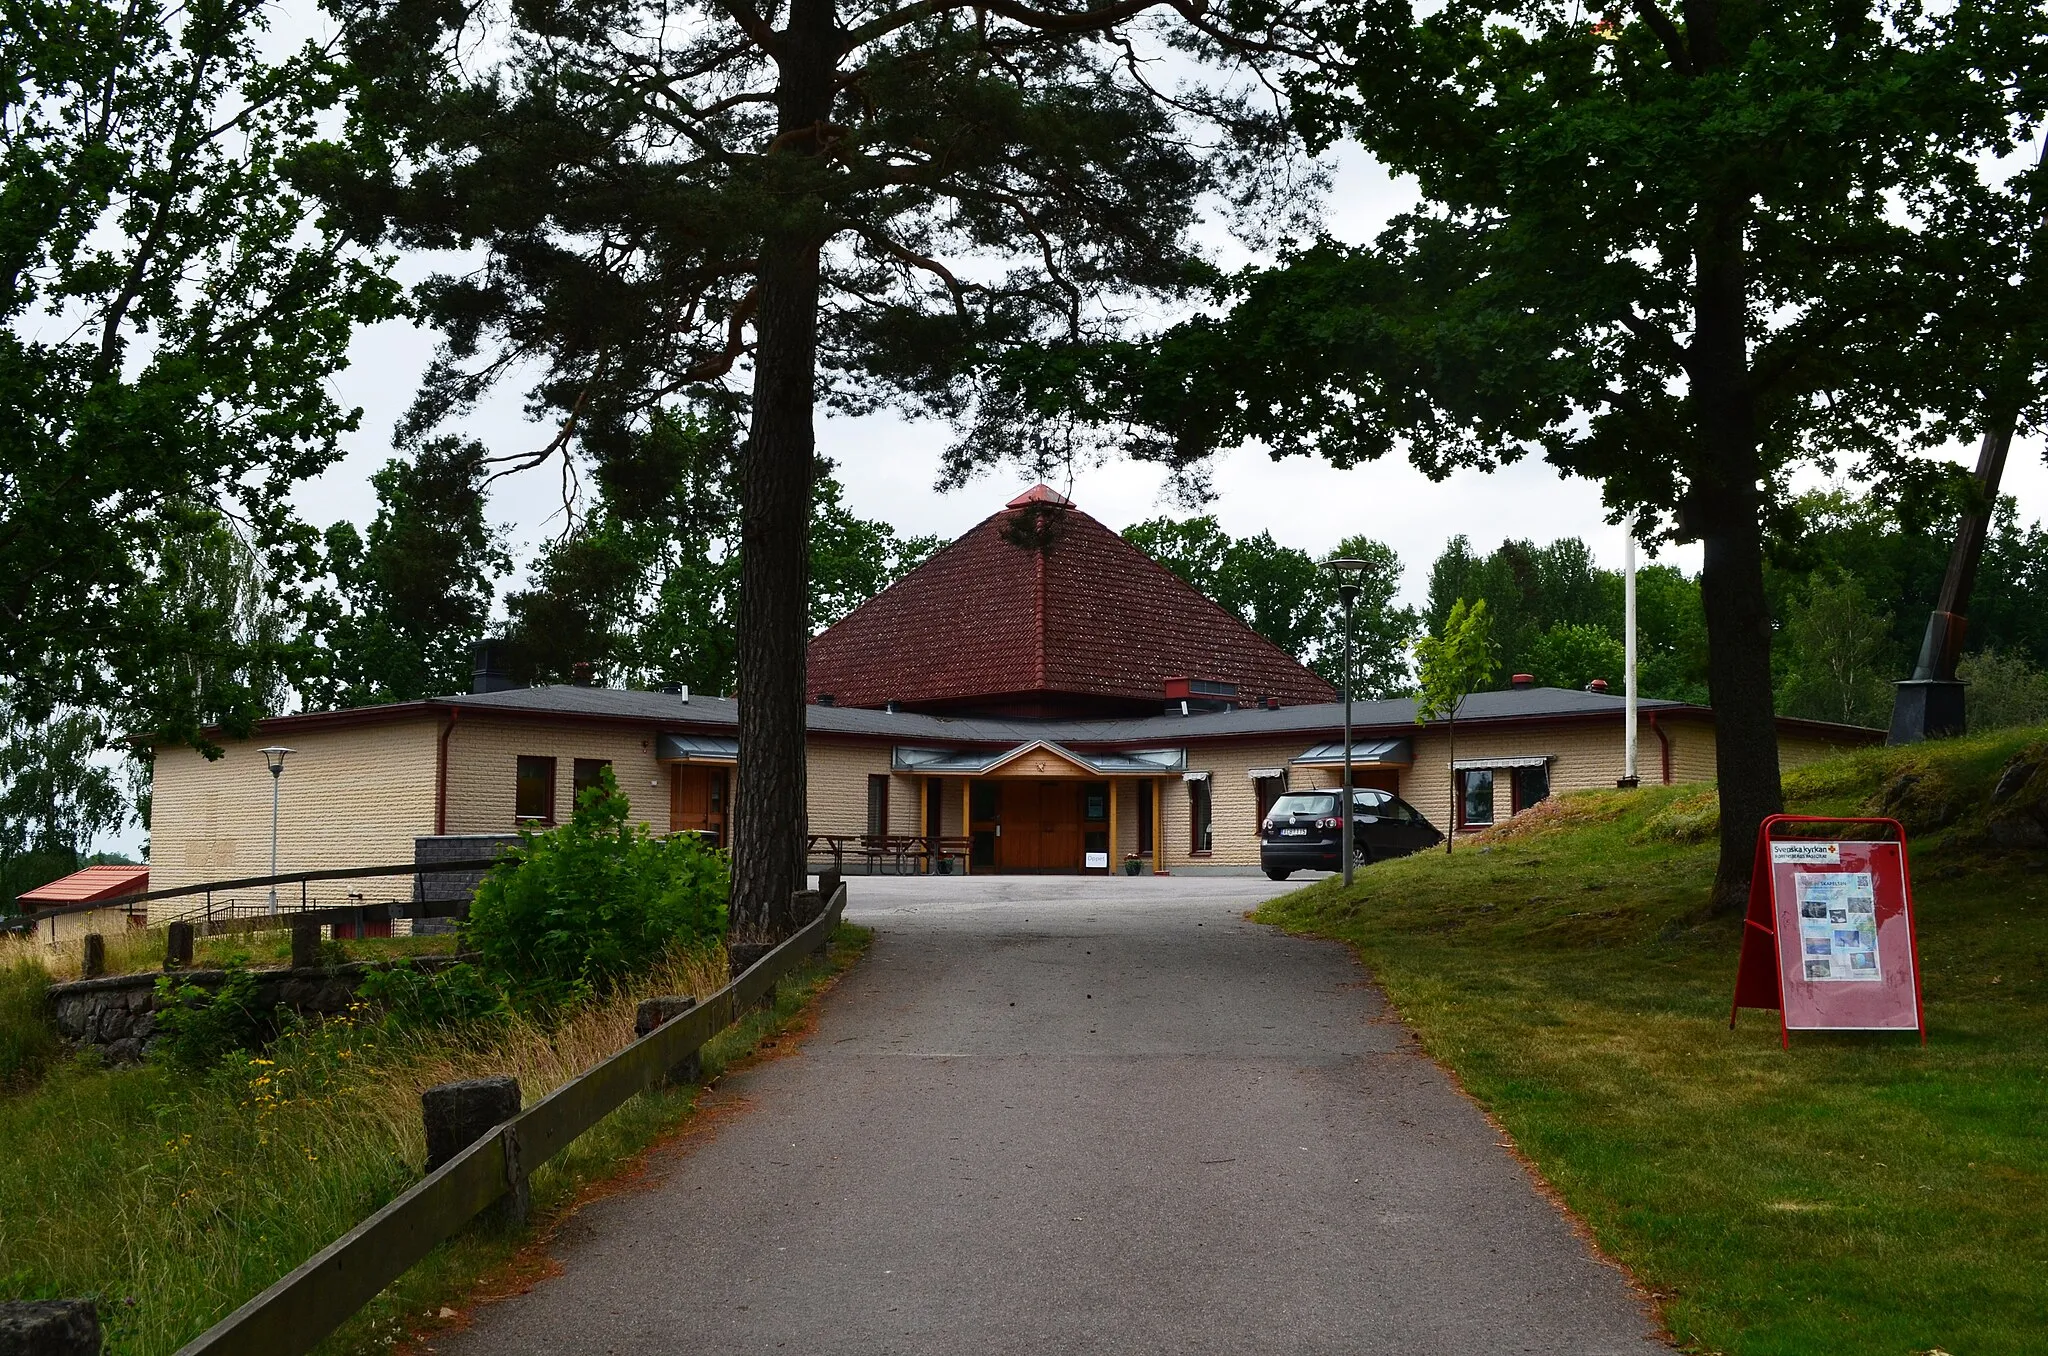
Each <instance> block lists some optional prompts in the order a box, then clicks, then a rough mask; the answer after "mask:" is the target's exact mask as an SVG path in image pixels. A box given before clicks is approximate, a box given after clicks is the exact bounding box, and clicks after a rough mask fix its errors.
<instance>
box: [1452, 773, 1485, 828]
mask: <svg viewBox="0 0 2048 1356" xmlns="http://www.w3.org/2000/svg"><path fill="white" fill-rule="evenodd" d="M1458 782H1459V786H1458V823H1459V826H1460V827H1462V828H1471V829H1477V828H1483V827H1485V826H1486V825H1488V824H1491V823H1493V769H1491V768H1483V767H1481V768H1468V769H1467V770H1465V771H1463V772H1460V773H1459V774H1458Z"/></svg>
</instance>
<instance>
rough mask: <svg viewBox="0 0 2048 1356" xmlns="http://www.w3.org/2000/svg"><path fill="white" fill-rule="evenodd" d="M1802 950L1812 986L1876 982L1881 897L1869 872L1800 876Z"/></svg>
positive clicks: (1878, 975) (1800, 945)
mask: <svg viewBox="0 0 2048 1356" xmlns="http://www.w3.org/2000/svg"><path fill="white" fill-rule="evenodd" d="M1793 880H1795V881H1796V882H1797V883H1798V884H1797V889H1798V899H1799V949H1800V956H1801V959H1802V960H1803V961H1804V962H1805V965H1806V977H1807V978H1808V979H1810V980H1838V979H1844V980H1871V979H1879V978H1881V977H1882V975H1883V971H1882V970H1881V969H1880V968H1879V966H1878V962H1877V896H1876V894H1875V893H1874V892H1873V891H1872V889H1871V885H1870V874H1869V873H1868V872H1863V871H1857V872H1845V871H1830V872H1801V873H1800V874H1798V875H1797V876H1794V877H1793Z"/></svg>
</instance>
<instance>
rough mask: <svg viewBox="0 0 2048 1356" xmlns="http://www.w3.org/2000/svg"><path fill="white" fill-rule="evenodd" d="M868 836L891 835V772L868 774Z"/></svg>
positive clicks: (884, 836)
mask: <svg viewBox="0 0 2048 1356" xmlns="http://www.w3.org/2000/svg"><path fill="white" fill-rule="evenodd" d="M868 836H869V837H871V838H886V837H888V836H889V774H888V773H886V772H871V773H869V774H868Z"/></svg>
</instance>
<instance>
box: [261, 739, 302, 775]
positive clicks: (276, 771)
mask: <svg viewBox="0 0 2048 1356" xmlns="http://www.w3.org/2000/svg"><path fill="white" fill-rule="evenodd" d="M296 752H298V750H296V749H288V748H286V747H284V745H282V744H272V745H271V746H270V747H269V748H267V749H265V750H263V761H264V764H265V765H266V766H268V767H269V768H270V775H271V776H273V777H282V776H283V775H284V756H285V755H286V754H288V753H296Z"/></svg>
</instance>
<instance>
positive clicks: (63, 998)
mask: <svg viewBox="0 0 2048 1356" xmlns="http://www.w3.org/2000/svg"><path fill="white" fill-rule="evenodd" d="M465 959H468V958H467V957H461V956H423V957H419V958H417V959H415V960H414V961H413V962H412V964H414V965H415V966H417V967H418V968H420V969H422V970H438V969H442V968H445V967H447V966H450V965H454V964H456V963H458V962H459V961H461V960H465ZM391 964H393V962H389V961H351V962H349V963H348V964H345V965H332V966H320V967H316V968H313V969H306V970H257V971H254V972H253V973H254V974H255V976H256V1001H257V1003H258V1004H259V1005H260V1006H262V1007H266V1008H268V1007H283V1008H289V1009H291V1010H292V1011H293V1012H296V1013H298V1014H300V1015H301V1016H306V1017H331V1016H333V1015H334V1014H335V1013H338V1012H341V1011H344V1010H345V1009H346V1008H347V1007H348V1005H349V1004H350V1002H352V1001H353V1000H354V999H355V996H356V986H357V985H359V984H360V983H362V978H363V976H364V975H365V974H367V973H369V972H370V971H372V970H381V969H386V968H388V967H389V966H390V965H391ZM174 973H175V974H176V976H177V980H178V983H180V984H181V985H182V984H193V985H197V986H198V987H200V988H202V989H217V988H219V987H220V986H221V985H222V984H223V983H225V982H226V980H227V977H228V972H227V971H226V970H179V971H176V972H174ZM161 978H163V975H162V973H161V972H159V971H155V970H146V971H144V972H142V973H141V974H133V975H106V976H103V977H101V978H99V979H78V980H72V981H71V982H69V983H65V984H52V985H51V986H50V994H49V1002H50V1015H51V1017H52V1018H53V1019H54V1020H55V1022H56V1024H57V1032H58V1034H59V1035H61V1036H62V1037H63V1038H64V1041H65V1043H66V1044H67V1045H69V1046H70V1047H71V1049H72V1050H73V1051H83V1050H87V1049H98V1050H99V1051H101V1052H102V1053H103V1054H104V1055H105V1056H106V1058H107V1061H108V1062H109V1063H112V1064H133V1063H136V1062H137V1061H139V1060H141V1059H142V1058H143V1057H144V1056H145V1055H147V1054H148V1053H149V1049H150V1046H151V1045H152V1044H153V1043H154V1041H155V1039H156V982H157V980H159V979H161Z"/></svg>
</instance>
